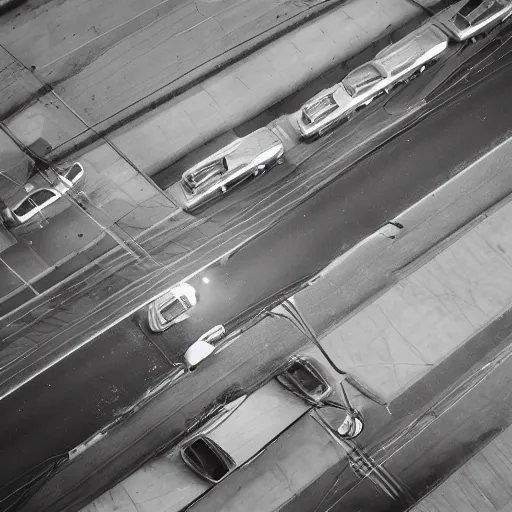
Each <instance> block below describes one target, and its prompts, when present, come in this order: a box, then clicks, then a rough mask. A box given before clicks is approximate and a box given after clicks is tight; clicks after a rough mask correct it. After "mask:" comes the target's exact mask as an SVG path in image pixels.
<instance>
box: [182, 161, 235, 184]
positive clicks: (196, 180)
mask: <svg viewBox="0 0 512 512" xmlns="http://www.w3.org/2000/svg"><path fill="white" fill-rule="evenodd" d="M227 170H228V163H227V161H226V158H222V159H221V160H216V161H214V162H211V163H209V164H207V165H205V166H204V167H201V168H200V169H197V171H195V172H193V173H190V174H186V175H185V176H184V178H183V182H184V183H185V184H186V186H187V188H188V189H189V190H190V191H191V192H192V191H194V190H195V189H197V188H199V187H202V186H205V185H206V184H208V183H209V182H211V181H212V180H218V179H219V178H220V177H221V176H222V175H223V174H224V173H225V172H226V171H227Z"/></svg>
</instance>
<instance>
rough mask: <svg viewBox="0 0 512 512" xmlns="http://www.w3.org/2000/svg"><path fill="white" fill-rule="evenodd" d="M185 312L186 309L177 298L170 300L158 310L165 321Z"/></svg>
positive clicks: (169, 320)
mask: <svg viewBox="0 0 512 512" xmlns="http://www.w3.org/2000/svg"><path fill="white" fill-rule="evenodd" d="M185 312H186V309H185V308H184V307H183V304H182V303H181V302H180V301H179V300H178V299H174V300H172V301H171V302H169V303H168V304H166V305H165V306H164V307H163V308H162V309H161V310H160V314H161V315H162V316H163V317H164V319H165V321H166V322H172V321H173V320H175V319H176V318H178V317H179V316H180V315H182V314H183V313H185Z"/></svg>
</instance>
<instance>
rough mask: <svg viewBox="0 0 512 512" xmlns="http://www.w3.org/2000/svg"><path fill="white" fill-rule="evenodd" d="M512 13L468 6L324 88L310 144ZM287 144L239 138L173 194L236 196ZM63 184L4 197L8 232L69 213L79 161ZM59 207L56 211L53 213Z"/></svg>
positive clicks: (33, 182) (191, 199) (507, 6)
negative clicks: (451, 43)
mask: <svg viewBox="0 0 512 512" xmlns="http://www.w3.org/2000/svg"><path fill="white" fill-rule="evenodd" d="M511 14H512V0H460V1H458V2H455V3H454V4H452V5H450V6H449V7H447V8H446V9H444V10H443V11H441V12H440V13H439V14H437V15H436V16H434V18H433V19H432V20H429V21H428V22H427V23H426V24H425V25H423V26H421V27H419V28H418V29H417V30H415V31H414V32H412V33H410V34H408V35H407V36H405V37H404V38H402V39H401V40H400V41H398V42H396V43H394V44H391V45H389V46H388V47H386V48H384V49H383V50H382V51H381V52H379V53H378V54H377V55H376V56H375V57H374V58H373V59H372V60H371V61H369V62H366V63H364V64H362V65H361V66H359V67H358V68H356V69H354V70H353V71H351V72H350V73H349V74H348V75H347V76H346V77H345V78H343V79H342V80H341V82H339V83H337V84H335V85H334V86H332V87H330V88H328V89H324V90H323V91H321V92H319V93H318V94H317V95H316V96H314V97H313V98H312V99H310V100H309V101H307V102H306V103H305V104H304V105H303V106H302V107H301V109H300V116H299V119H298V121H297V128H298V131H299V133H300V136H301V137H302V138H303V139H309V140H312V139H316V138H318V137H321V136H322V135H324V134H325V133H326V132H327V131H329V130H331V129H332V128H333V127H335V126H336V125H339V124H341V123H343V122H345V121H348V120H349V119H350V118H351V117H352V116H353V115H354V114H355V113H357V112H359V111H360V110H362V109H364V108H365V107H366V106H368V105H369V104H370V103H371V102H372V101H373V100H375V99H376V98H378V97H379V96H381V95H382V94H386V93H388V92H389V91H390V90H391V89H392V88H393V87H396V86H397V85H398V84H400V83H407V82H408V81H409V80H412V79H414V78H415V77H416V76H418V75H419V74H421V73H422V72H423V71H425V69H426V68H427V67H429V66H432V65H433V64H434V63H435V62H436V60H437V59H438V58H439V56H440V55H441V54H442V53H443V52H444V50H445V49H446V48H447V46H448V44H449V41H450V39H452V40H454V41H456V42H459V43H460V42H464V41H467V40H469V39H478V38H480V37H484V36H485V34H486V32H488V31H489V30H490V29H491V28H494V27H495V26H496V25H498V24H499V23H501V22H503V21H504V20H505V19H507V18H508V17H509V16H510V15H511ZM284 153H285V150H284V145H283V143H282V141H281V140H280V139H279V137H278V136H277V135H276V134H275V133H274V132H273V131H272V130H270V129H269V128H267V127H264V128H260V129H258V130H256V131H254V132H253V133H250V134H249V135H247V136H246V137H243V138H239V139H237V140H235V141H234V142H232V143H230V144H229V145H227V146H225V147H224V148H222V149H220V150H219V151H217V152H216V153H214V154H213V155H210V156H209V157H207V158H206V159H204V160H202V161H201V162H199V163H198V164H197V165H195V166H193V167H192V168H190V169H188V170H187V171H185V172H184V173H183V175H182V177H181V180H180V181H179V182H178V183H175V184H174V185H173V186H172V187H171V188H170V193H171V194H172V195H173V197H174V198H175V199H176V200H177V202H178V203H179V204H180V206H181V207H182V208H183V209H184V210H185V211H189V212H192V211H194V210H195V209H197V208H199V207H200V206H203V205H204V204H206V203H208V202H210V201H212V200H213V199H215V198H217V197H219V196H222V195H224V194H226V193H227V192H229V191H230V190H231V189H232V188H234V187H235V186H237V185H239V184H240V183H242V182H243V181H245V180H247V179H249V178H251V177H253V176H254V177H255V176H258V175H262V174H264V173H265V172H267V171H268V170H270V169H272V167H274V166H276V165H279V164H281V163H283V162H284ZM57 174H58V177H59V179H58V180H57V181H56V182H55V183H53V184H52V183H48V182H44V180H42V179H41V177H38V176H37V175H35V176H33V177H32V178H31V179H30V180H29V181H28V182H27V183H26V184H25V187H24V188H23V189H21V188H20V190H19V192H18V193H17V194H16V196H15V197H13V198H8V200H5V198H2V199H3V201H4V203H5V206H3V205H2V207H1V208H0V217H1V219H2V220H3V223H4V225H5V226H6V227H7V228H8V229H11V230H13V229H15V228H19V227H20V226H23V229H24V230H25V229H27V230H29V231H30V230H31V229H34V227H37V226H38V225H40V224H41V222H44V220H45V219H46V218H47V217H52V216H54V215H56V214H57V213H60V212H61V211H62V210H64V209H65V208H67V207H68V206H69V202H68V201H63V200H62V198H63V196H65V195H66V194H67V193H68V192H69V190H71V189H76V188H78V187H79V186H80V182H81V181H83V174H84V169H83V167H82V165H81V164H80V163H78V162H76V163H74V164H73V165H72V166H71V167H69V168H68V169H58V170H57ZM52 205H53V206H52Z"/></svg>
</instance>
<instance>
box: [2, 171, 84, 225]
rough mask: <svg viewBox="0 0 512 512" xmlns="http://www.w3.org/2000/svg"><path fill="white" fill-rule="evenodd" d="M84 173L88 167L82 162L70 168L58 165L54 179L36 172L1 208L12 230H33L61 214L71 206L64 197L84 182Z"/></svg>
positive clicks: (3, 217)
mask: <svg viewBox="0 0 512 512" xmlns="http://www.w3.org/2000/svg"><path fill="white" fill-rule="evenodd" d="M83 176H84V168H83V166H82V164H80V163H78V162H75V163H74V164H73V165H72V166H71V167H68V168H67V169H58V170H57V172H56V176H55V180H53V182H52V180H48V181H47V180H45V179H44V178H43V177H42V176H40V175H39V174H36V175H35V176H33V177H32V178H30V180H29V181H28V182H27V183H25V185H24V186H23V187H21V188H20V189H19V190H18V191H17V192H16V193H15V194H14V195H13V196H12V197H10V198H9V199H8V200H6V201H5V207H4V208H3V209H2V210H1V212H0V214H1V217H2V220H3V222H4V224H5V226H6V227H7V228H8V229H10V230H13V229H16V231H19V228H22V230H23V232H29V231H31V230H33V229H35V228H37V227H39V226H40V225H41V222H42V221H44V220H46V219H47V218H49V217H54V216H55V215H58V214H59V213H61V212H62V211H64V210H65V209H66V208H68V207H69V202H68V201H66V200H62V199H63V197H64V196H65V195H66V194H67V193H68V192H69V191H70V190H71V189H76V188H78V187H79V186H80V185H79V184H80V182H81V181H82V179H83Z"/></svg>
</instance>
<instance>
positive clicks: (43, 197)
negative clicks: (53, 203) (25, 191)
mask: <svg viewBox="0 0 512 512" xmlns="http://www.w3.org/2000/svg"><path fill="white" fill-rule="evenodd" d="M56 195H57V194H55V192H52V191H51V190H38V191H37V192H34V193H33V194H32V195H31V196H30V199H31V200H32V201H33V202H34V203H35V204H36V205H37V206H41V205H43V204H45V203H46V202H47V201H49V200H50V199H52V198H53V197H55V196H56Z"/></svg>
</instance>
